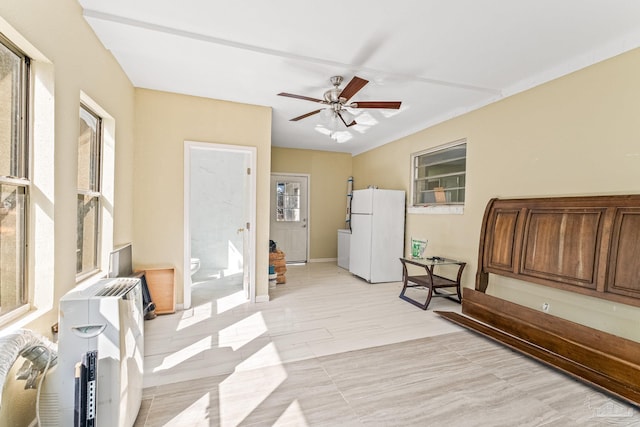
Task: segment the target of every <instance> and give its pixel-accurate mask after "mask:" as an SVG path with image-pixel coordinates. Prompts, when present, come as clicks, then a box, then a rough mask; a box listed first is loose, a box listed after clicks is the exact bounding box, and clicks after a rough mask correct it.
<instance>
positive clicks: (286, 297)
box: [135, 263, 640, 427]
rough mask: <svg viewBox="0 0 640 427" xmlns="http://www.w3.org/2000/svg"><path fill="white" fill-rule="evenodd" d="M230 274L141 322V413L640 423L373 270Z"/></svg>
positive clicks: (348, 420) (451, 305) (337, 422)
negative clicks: (421, 304) (273, 282)
mask: <svg viewBox="0 0 640 427" xmlns="http://www.w3.org/2000/svg"><path fill="white" fill-rule="evenodd" d="M232 281H233V278H229V279H217V280H216V279H212V280H210V281H202V282H200V283H198V284H196V285H195V286H194V289H193V308H191V309H189V310H185V311H183V312H178V313H176V314H172V315H164V316H158V317H157V318H156V319H153V320H150V321H147V322H145V335H146V336H145V361H144V362H145V377H144V381H145V389H144V393H143V403H142V407H141V408H140V413H139V415H138V419H137V421H136V424H135V425H136V426H178V427H179V426H510V427H511V426H640V412H638V411H637V410H636V409H634V408H633V407H631V406H629V405H627V404H625V403H622V402H620V401H618V400H615V399H613V398H611V397H610V396H608V395H606V394H604V393H602V392H600V391H598V390H596V389H593V388H591V387H588V386H586V385H583V384H582V383H579V382H577V381H575V380H573V379H571V378H569V377H567V376H565V375H563V374H561V373H558V372H557V371H555V370H553V369H551V368H548V367H546V366H543V365H541V364H539V363H537V362H534V361H532V360H531V359H528V358H527V357H525V356H522V355H520V354H518V353H515V352H513V351H511V350H509V349H507V348H505V347H503V346H501V345H500V344H497V343H494V342H492V341H489V340H487V339H485V338H482V337H480V336H478V335H476V334H474V333H472V332H469V331H466V330H464V329H462V328H459V327H458V326H455V325H453V324H451V323H449V322H447V321H445V320H443V319H441V318H440V317H438V316H437V315H436V314H434V313H433V310H451V311H460V305H459V304H457V303H455V302H453V301H451V300H448V299H446V298H434V299H433V300H432V302H431V305H430V307H429V310H427V311H423V310H420V309H418V308H417V307H415V306H413V305H411V304H409V303H407V302H404V301H402V300H401V299H399V298H398V294H399V293H400V290H401V284H400V283H380V284H368V283H366V282H364V281H362V280H361V279H358V278H356V277H353V276H352V275H351V274H349V273H348V272H347V271H345V270H343V269H341V268H339V267H337V266H336V265H335V263H312V264H308V265H304V266H288V271H287V283H286V284H284V285H278V286H277V287H276V289H272V290H271V291H270V294H271V301H270V302H268V303H258V304H253V305H252V304H249V303H246V302H244V301H242V297H241V295H240V292H239V289H238V287H237V286H236V285H232V284H230V283H231V282H232Z"/></svg>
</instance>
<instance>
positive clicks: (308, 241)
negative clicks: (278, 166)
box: [269, 172, 311, 264]
mask: <svg viewBox="0 0 640 427" xmlns="http://www.w3.org/2000/svg"><path fill="white" fill-rule="evenodd" d="M274 175H278V176H301V177H304V178H306V179H307V188H306V190H307V253H306V258H307V264H308V263H310V262H311V259H310V258H309V254H310V253H311V175H310V174H308V173H294V172H271V175H270V176H269V193H270V194H269V209H271V200H272V198H273V197H274V193H273V188H271V178H273V176H274ZM269 215H271V213H270V214H269ZM269 227H271V216H269Z"/></svg>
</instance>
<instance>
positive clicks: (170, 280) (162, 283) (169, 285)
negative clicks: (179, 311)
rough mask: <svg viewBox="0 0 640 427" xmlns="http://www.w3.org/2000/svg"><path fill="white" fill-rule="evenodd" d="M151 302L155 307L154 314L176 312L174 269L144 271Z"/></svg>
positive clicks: (149, 269) (148, 269)
mask: <svg viewBox="0 0 640 427" xmlns="http://www.w3.org/2000/svg"><path fill="white" fill-rule="evenodd" d="M144 275H145V278H146V279H147V286H148V287H149V293H150V294H151V301H153V302H154V304H155V305H156V314H169V313H175V311H176V299H175V275H176V269H175V268H174V267H162V268H147V269H145V270H144Z"/></svg>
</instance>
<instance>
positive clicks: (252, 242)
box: [183, 140, 257, 309]
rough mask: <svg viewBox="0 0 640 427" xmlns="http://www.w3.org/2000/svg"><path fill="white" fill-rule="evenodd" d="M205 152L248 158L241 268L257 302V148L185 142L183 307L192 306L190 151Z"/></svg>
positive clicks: (251, 297) (253, 299)
mask: <svg viewBox="0 0 640 427" xmlns="http://www.w3.org/2000/svg"><path fill="white" fill-rule="evenodd" d="M192 149H200V150H201V149H205V150H211V151H221V152H236V153H238V152H239V153H243V154H248V155H249V164H250V166H249V167H250V168H251V173H250V174H249V177H248V181H249V182H248V183H249V194H248V202H249V206H248V208H249V224H250V226H249V229H248V231H245V232H248V234H249V235H248V239H247V243H248V246H249V247H248V248H244V252H245V253H248V254H249V263H248V265H247V262H246V260H243V262H244V264H243V269H246V268H248V269H249V290H248V291H249V292H248V293H249V301H250V302H252V303H255V302H256V203H257V197H256V165H257V163H256V158H257V149H256V147H247V146H242V145H228V144H218V143H213V142H200V141H188V140H185V141H184V203H183V204H184V221H183V223H184V233H183V234H184V251H183V252H184V265H183V284H184V285H183V288H184V296H183V298H184V299H183V301H184V308H185V309H187V308H190V307H191V219H190V218H191V216H190V211H191V150H192Z"/></svg>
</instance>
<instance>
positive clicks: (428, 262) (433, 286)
mask: <svg viewBox="0 0 640 427" xmlns="http://www.w3.org/2000/svg"><path fill="white" fill-rule="evenodd" d="M400 262H401V263H402V284H403V286H402V292H400V298H402V299H403V300H405V301H407V302H410V303H411V304H413V305H415V306H416V307H420V308H421V309H423V310H426V309H427V307H428V306H429V303H430V302H431V298H432V297H434V296H435V297H446V298H452V297H457V301H458V302H462V292H461V290H460V278H461V277H462V271H463V270H464V267H465V266H466V265H467V263H466V262H462V261H457V260H454V259H449V258H440V257H431V258H400ZM407 264H412V265H416V266H418V267H422V268H424V269H425V271H426V273H427V274H424V275H418V276H409V273H408V271H407ZM438 265H458V275H457V277H456V278H455V280H454V279H449V278H447V277H443V276H439V275H437V274H435V273H434V269H435V267H436V266H438ZM408 288H422V289H425V290H426V294H427V295H426V300H425V302H424V303H422V302H420V301H416V300H415V299H413V298H411V297H409V296H408V295H406V291H407V289H408ZM445 288H449V289H455V292H456V293H455V294H454V293H452V292H438V289H445Z"/></svg>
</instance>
